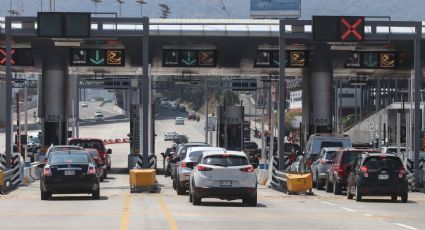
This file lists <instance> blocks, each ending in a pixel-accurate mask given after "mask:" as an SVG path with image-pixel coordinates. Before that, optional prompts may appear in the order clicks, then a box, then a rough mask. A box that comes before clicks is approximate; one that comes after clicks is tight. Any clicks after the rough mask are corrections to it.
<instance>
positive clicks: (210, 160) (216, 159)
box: [202, 155, 248, 167]
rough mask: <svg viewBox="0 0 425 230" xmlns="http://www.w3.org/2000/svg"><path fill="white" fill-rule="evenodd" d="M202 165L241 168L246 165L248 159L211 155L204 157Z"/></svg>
mask: <svg viewBox="0 0 425 230" xmlns="http://www.w3.org/2000/svg"><path fill="white" fill-rule="evenodd" d="M202 163H203V164H206V165H216V166H223V167H229V166H242V165H248V159H246V157H243V156H235V155H211V156H207V157H205V158H204V159H203V161H202Z"/></svg>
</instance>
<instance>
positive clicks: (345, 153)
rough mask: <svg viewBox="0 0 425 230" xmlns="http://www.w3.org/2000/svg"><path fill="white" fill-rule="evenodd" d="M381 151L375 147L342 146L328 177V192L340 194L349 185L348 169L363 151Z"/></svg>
mask: <svg viewBox="0 0 425 230" xmlns="http://www.w3.org/2000/svg"><path fill="white" fill-rule="evenodd" d="M365 152H367V153H379V151H377V150H375V149H356V148H340V149H339V150H338V151H337V152H336V155H335V158H334V160H333V161H332V165H331V166H330V168H329V171H328V175H327V177H326V192H332V191H333V193H334V194H335V195H340V194H341V192H342V190H343V189H344V188H346V187H347V178H348V174H349V172H348V170H347V168H352V166H353V165H354V162H355V161H356V159H357V157H358V156H359V155H360V154H361V153H365Z"/></svg>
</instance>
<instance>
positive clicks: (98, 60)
mask: <svg viewBox="0 0 425 230" xmlns="http://www.w3.org/2000/svg"><path fill="white" fill-rule="evenodd" d="M99 53H100V50H96V58H95V59H93V58H90V62H91V63H93V64H95V65H101V64H103V63H104V62H105V59H104V58H100V54H99Z"/></svg>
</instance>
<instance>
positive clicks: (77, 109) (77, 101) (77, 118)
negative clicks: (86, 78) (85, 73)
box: [75, 74, 80, 138]
mask: <svg viewBox="0 0 425 230" xmlns="http://www.w3.org/2000/svg"><path fill="white" fill-rule="evenodd" d="M76 78H77V79H76V81H77V84H76V85H75V90H76V92H75V137H77V138H79V137H80V75H78V74H77V76H76Z"/></svg>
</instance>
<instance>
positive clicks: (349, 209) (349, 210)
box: [341, 207, 357, 212]
mask: <svg viewBox="0 0 425 230" xmlns="http://www.w3.org/2000/svg"><path fill="white" fill-rule="evenodd" d="M341 209H344V210H345V211H348V212H357V211H356V210H354V209H351V208H346V207H341Z"/></svg>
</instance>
